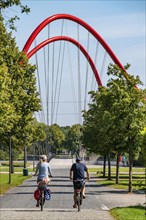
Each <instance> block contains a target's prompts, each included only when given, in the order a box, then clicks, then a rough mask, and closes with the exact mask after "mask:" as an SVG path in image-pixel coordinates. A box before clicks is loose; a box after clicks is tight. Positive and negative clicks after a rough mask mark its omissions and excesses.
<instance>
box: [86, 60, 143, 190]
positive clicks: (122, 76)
mask: <svg viewBox="0 0 146 220" xmlns="http://www.w3.org/2000/svg"><path fill="white" fill-rule="evenodd" d="M128 67H129V65H127V66H125V70H127V69H128ZM107 74H108V75H112V77H111V79H110V80H109V81H108V83H107V86H106V87H99V90H98V91H97V92H94V91H92V92H90V94H91V98H92V103H91V104H89V110H88V111H84V124H83V143H84V146H85V147H86V149H87V150H88V151H90V152H94V153H96V154H101V155H103V156H104V158H107V159H108V178H109V179H110V178H111V170H110V155H111V154H113V153H114V154H115V155H117V171H116V183H118V182H119V157H120V155H121V154H123V153H127V154H128V155H129V156H128V158H129V192H131V191H132V166H133V160H134V158H135V157H136V156H138V154H139V153H140V152H141V151H142V152H143V153H144V152H145V150H146V145H145V144H146V143H145V138H146V132H145V130H144V127H145V126H146V89H144V90H142V89H138V88H137V87H136V85H142V82H141V81H140V79H139V77H134V76H132V75H127V73H126V72H125V71H123V70H121V69H120V68H119V67H118V66H117V65H112V64H111V65H110V66H109V67H108V72H107ZM104 164H105V163H104ZM104 174H105V169H104Z"/></svg>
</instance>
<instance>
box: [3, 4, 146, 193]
mask: <svg viewBox="0 0 146 220" xmlns="http://www.w3.org/2000/svg"><path fill="white" fill-rule="evenodd" d="M13 5H17V6H20V8H21V10H22V13H23V12H26V13H27V12H29V9H28V7H27V6H23V5H22V4H21V2H20V0H9V1H1V2H0V9H1V13H0V93H1V96H0V144H1V152H3V153H4V152H6V151H8V149H9V143H12V149H13V152H14V154H15V152H18V153H20V152H22V151H23V148H24V147H25V146H32V144H33V145H35V146H37V147H35V149H36V151H38V152H37V153H39V154H40V153H41V152H42V153H43V152H44V151H45V152H48V150H49V151H51V152H52V153H56V152H59V151H62V149H66V150H68V151H70V152H72V153H74V152H77V153H78V154H79V150H80V147H81V146H84V148H85V149H86V150H87V151H89V152H91V153H95V154H100V155H103V156H104V158H105V161H106V158H107V159H108V165H109V166H108V167H109V169H108V177H109V179H110V174H111V172H110V157H111V154H112V155H113V154H115V155H116V156H117V178H116V182H117V183H118V181H119V156H120V154H121V153H127V154H128V155H129V191H132V164H133V159H134V158H135V157H136V156H137V155H138V154H139V152H140V151H141V152H143V154H144V155H145V153H144V152H145V151H146V130H144V127H146V117H145V115H146V91H145V90H142V89H138V88H137V87H136V85H141V84H142V83H141V81H140V79H139V78H138V77H134V76H131V75H127V73H126V72H124V71H122V70H121V69H119V67H118V66H116V65H110V66H109V68H108V72H107V73H108V74H109V75H112V77H111V79H110V80H109V82H108V83H107V86H106V87H99V89H98V91H96V92H95V91H92V92H90V94H91V98H92V103H91V104H89V110H88V111H84V112H83V117H84V123H83V125H82V126H81V125H73V126H72V127H63V128H60V126H59V125H51V126H47V125H45V124H43V123H38V122H37V121H36V119H35V118H34V117H33V114H34V112H35V111H39V110H41V105H40V99H39V94H38V93H37V89H36V79H35V75H34V71H35V66H32V65H30V64H29V63H28V60H27V58H26V56H25V54H24V53H23V52H20V51H19V50H18V48H17V45H16V42H15V39H14V38H13V37H12V34H11V33H8V32H7V30H6V28H5V25H4V24H5V23H6V20H5V19H4V18H3V16H2V10H5V9H6V8H8V7H11V6H13ZM16 19H17V16H15V17H14V18H12V19H10V20H9V25H10V28H12V29H15V26H14V21H15V20H16ZM128 67H129V65H127V66H125V70H127V69H128ZM30 152H31V148H30ZM14 154H11V156H13V155H14ZM11 161H13V159H11ZM104 164H105V163H104ZM104 168H105V166H104ZM104 171H105V169H104ZM104 173H105V172H104Z"/></svg>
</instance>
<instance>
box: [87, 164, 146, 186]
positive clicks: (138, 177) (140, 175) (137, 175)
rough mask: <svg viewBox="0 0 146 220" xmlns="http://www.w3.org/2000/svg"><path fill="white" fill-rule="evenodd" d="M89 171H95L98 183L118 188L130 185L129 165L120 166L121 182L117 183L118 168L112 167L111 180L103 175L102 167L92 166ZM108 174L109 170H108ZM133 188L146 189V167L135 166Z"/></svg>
mask: <svg viewBox="0 0 146 220" xmlns="http://www.w3.org/2000/svg"><path fill="white" fill-rule="evenodd" d="M89 172H94V173H95V176H96V177H97V183H98V184H102V185H105V186H112V187H113V188H116V189H128V185H129V175H128V167H120V173H119V184H116V183H115V182H116V173H115V172H116V168H115V167H112V168H111V172H112V175H111V180H108V179H107V177H103V174H102V168H101V167H100V168H90V169H89ZM106 176H107V171H106ZM132 179H133V181H132V188H133V189H134V190H146V186H145V169H144V168H133V175H132Z"/></svg>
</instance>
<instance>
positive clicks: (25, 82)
mask: <svg viewBox="0 0 146 220" xmlns="http://www.w3.org/2000/svg"><path fill="white" fill-rule="evenodd" d="M0 31H1V34H0V89H1V94H2V96H1V98H0V104H1V105H0V113H1V114H0V127H1V129H0V138H1V142H2V141H4V142H5V143H7V144H6V145H5V146H8V140H9V138H10V136H11V138H12V145H13V149H14V148H16V147H17V146H19V147H20V146H21V147H22V148H23V147H24V146H25V144H26V139H29V134H30V132H29V127H30V126H29V124H30V122H31V121H32V120H33V114H34V112H35V111H38V110H40V109H41V108H40V99H39V94H38V93H37V91H36V79H35V75H34V71H35V66H32V65H30V64H29V63H28V60H27V58H26V56H25V54H24V53H23V52H19V50H18V48H17V46H16V43H15V39H14V38H12V35H11V33H7V32H6V29H5V27H4V25H3V19H2V17H1V16H0ZM20 143H21V144H20Z"/></svg>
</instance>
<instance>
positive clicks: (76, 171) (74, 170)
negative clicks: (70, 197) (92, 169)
mask: <svg viewBox="0 0 146 220" xmlns="http://www.w3.org/2000/svg"><path fill="white" fill-rule="evenodd" d="M85 172H86V174H87V180H89V172H88V168H87V167H86V165H85V164H84V163H83V162H82V159H81V158H77V159H76V163H74V164H73V165H72V166H71V169H70V179H73V186H74V205H73V208H76V207H77V206H76V193H75V180H84V179H85ZM83 198H84V199H85V198H86V197H85V185H84V187H83Z"/></svg>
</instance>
